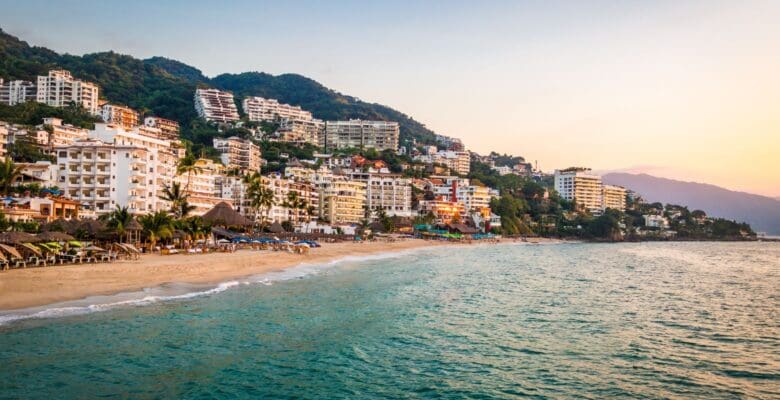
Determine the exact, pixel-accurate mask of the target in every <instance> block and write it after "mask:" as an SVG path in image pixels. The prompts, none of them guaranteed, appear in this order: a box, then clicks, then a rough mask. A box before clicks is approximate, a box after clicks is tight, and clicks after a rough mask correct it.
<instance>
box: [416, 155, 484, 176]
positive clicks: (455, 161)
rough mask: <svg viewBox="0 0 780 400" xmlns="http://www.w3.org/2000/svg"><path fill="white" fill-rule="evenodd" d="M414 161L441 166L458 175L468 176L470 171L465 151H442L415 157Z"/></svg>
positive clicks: (468, 156)
mask: <svg viewBox="0 0 780 400" xmlns="http://www.w3.org/2000/svg"><path fill="white" fill-rule="evenodd" d="M414 160H415V161H420V162H424V163H426V164H442V165H444V166H445V167H447V168H448V169H449V170H450V171H452V172H454V173H456V174H458V175H468V174H469V171H471V156H470V154H469V152H467V151H451V150H442V151H439V152H435V153H431V154H425V155H419V156H416V157H414Z"/></svg>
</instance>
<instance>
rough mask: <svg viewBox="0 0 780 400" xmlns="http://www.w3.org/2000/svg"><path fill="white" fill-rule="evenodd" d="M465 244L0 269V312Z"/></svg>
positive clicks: (338, 246) (367, 245) (328, 246)
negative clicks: (166, 286)
mask: <svg viewBox="0 0 780 400" xmlns="http://www.w3.org/2000/svg"><path fill="white" fill-rule="evenodd" d="M457 245H465V244H461V243H453V242H440V241H427V240H419V239H407V240H401V241H397V242H358V243H355V242H341V243H325V244H323V246H322V247H320V248H316V249H311V250H310V252H309V254H307V255H300V254H292V253H287V252H278V251H277V252H271V251H258V250H249V249H242V250H238V251H236V252H234V253H209V254H197V255H187V254H174V255H159V254H147V255H142V256H141V258H140V259H139V260H120V261H116V262H114V263H102V264H78V265H62V266H60V265H57V266H49V267H34V268H23V269H12V270H8V271H2V272H0V312H3V313H7V312H13V311H19V310H24V309H30V308H36V307H42V306H47V305H53V304H57V303H63V302H70V301H78V300H84V299H86V298H88V297H96V296H112V295H117V294H121V293H128V292H138V291H142V290H145V289H150V288H156V287H160V286H163V285H166V284H172V283H176V284H192V285H219V284H221V283H223V282H226V281H229V280H232V279H240V278H246V277H251V276H255V275H261V274H265V273H270V272H280V271H285V270H288V269H291V268H295V267H298V266H301V265H306V264H312V265H317V264H327V263H333V262H338V261H340V260H342V259H346V258H349V257H364V256H372V255H380V254H384V253H398V252H405V251H409V250H416V249H424V248H436V247H441V246H457Z"/></svg>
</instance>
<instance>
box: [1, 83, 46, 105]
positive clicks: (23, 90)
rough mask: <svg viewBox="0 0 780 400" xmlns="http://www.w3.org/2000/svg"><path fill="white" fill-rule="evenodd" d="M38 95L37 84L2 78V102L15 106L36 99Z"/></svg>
mask: <svg viewBox="0 0 780 400" xmlns="http://www.w3.org/2000/svg"><path fill="white" fill-rule="evenodd" d="M37 96H38V92H37V89H36V88H35V84H34V83H32V82H30V81H19V80H16V81H8V82H3V80H2V79H0V104H4V105H8V106H13V105H16V104H21V103H26V102H28V101H35V99H36V98H37Z"/></svg>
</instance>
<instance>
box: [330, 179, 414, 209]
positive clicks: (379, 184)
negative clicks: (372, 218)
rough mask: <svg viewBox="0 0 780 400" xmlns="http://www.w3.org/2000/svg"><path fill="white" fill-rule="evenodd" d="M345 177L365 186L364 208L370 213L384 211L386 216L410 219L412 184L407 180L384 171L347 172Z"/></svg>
mask: <svg viewBox="0 0 780 400" xmlns="http://www.w3.org/2000/svg"><path fill="white" fill-rule="evenodd" d="M345 176H347V177H349V179H351V180H353V181H358V182H363V183H365V184H366V207H368V209H369V210H371V211H378V210H384V212H385V213H386V214H387V215H388V216H398V217H411V216H413V215H414V212H413V211H412V183H411V180H410V179H408V178H403V177H401V175H398V174H391V173H389V172H387V171H386V170H385V171H376V170H369V171H367V172H364V171H361V170H349V171H346V172H345Z"/></svg>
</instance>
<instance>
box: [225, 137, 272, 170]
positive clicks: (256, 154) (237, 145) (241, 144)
mask: <svg viewBox="0 0 780 400" xmlns="http://www.w3.org/2000/svg"><path fill="white" fill-rule="evenodd" d="M213 143H214V148H215V149H217V151H218V152H220V153H221V154H222V155H221V159H222V164H224V165H225V166H226V167H228V168H238V169H241V170H242V171H248V172H254V171H259V170H260V167H261V166H262V160H261V158H260V146H258V145H256V144H254V143H252V141H250V140H247V139H241V138H239V137H237V136H232V137H229V138H227V139H221V138H214V142H213Z"/></svg>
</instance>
